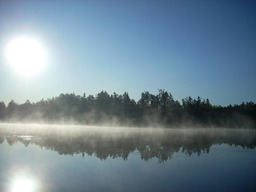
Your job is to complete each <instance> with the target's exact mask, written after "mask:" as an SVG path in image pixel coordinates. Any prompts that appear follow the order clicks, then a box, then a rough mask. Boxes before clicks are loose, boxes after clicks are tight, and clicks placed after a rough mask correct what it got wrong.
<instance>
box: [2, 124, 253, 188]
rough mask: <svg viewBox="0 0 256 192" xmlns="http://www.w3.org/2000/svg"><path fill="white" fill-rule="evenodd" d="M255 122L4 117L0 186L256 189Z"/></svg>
mask: <svg viewBox="0 0 256 192" xmlns="http://www.w3.org/2000/svg"><path fill="white" fill-rule="evenodd" d="M255 147H256V130H250V129H224V128H223V129H221V128H219V129H212V128H205V129H192V128H191V129H189V128H188V129H160V128H118V127H94V126H78V125H76V126H75V125H36V124H0V191H4V192H5V191H6V192H9V191H11V192H24V191H26V192H34V191H36V192H44V191H47V192H48V191H53V192H57V191H61V192H65V191H76V192H79V191H256V182H255V181H256V148H255Z"/></svg>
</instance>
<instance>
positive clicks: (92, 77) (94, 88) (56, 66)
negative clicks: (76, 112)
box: [0, 0, 256, 105]
mask: <svg viewBox="0 0 256 192" xmlns="http://www.w3.org/2000/svg"><path fill="white" fill-rule="evenodd" d="M20 34H25V35H27V36H29V35H31V36H36V37H37V38H39V39H40V40H41V42H42V43H43V45H44V47H45V48H46V49H47V52H48V53H49V57H48V63H47V66H46V67H45V69H44V70H43V71H42V72H41V73H40V74H38V75H37V76H35V77H31V78H24V77H22V76H19V75H17V74H16V73H14V72H13V71H12V70H11V68H10V67H9V66H8V65H7V64H6V59H5V58H4V54H3V52H4V49H5V46H6V42H8V40H9V39H11V38H12V37H14V36H16V35H20ZM159 88H164V89H166V90H167V91H169V92H171V93H172V95H173V97H174V99H175V100H179V101H180V100H181V99H182V98H185V97H187V96H192V97H193V98H195V97H197V96H200V97H202V98H209V99H210V101H211V103H213V104H216V105H227V104H240V103H241V102H242V101H254V102H255V101H256V1H253V0H252V1H246V0H243V1H242V0H241V1H236V0H231V1H225V0H213V1H210V0H201V1H200V0H183V1H182V0H169V1H168V0H162V1H161V0H155V1H150V0H144V1H143V0H127V1H124V0H117V1H111V0H108V1H107V0H101V1H100V0H94V1H86V0H84V1H78V0H76V1H75V0H74V1H71V0H70V1H68V0H59V1H54V0H49V1H47V0H44V1H39V0H38V1H36V0H34V1H31V0H26V1H25V0H24V1H22V0H16V1H12V0H0V101H4V102H6V104H8V102H9V101H10V100H11V99H14V100H15V101H16V102H18V103H24V102H25V101H26V99H29V100H30V101H32V102H34V101H39V100H41V99H42V98H44V99H47V98H51V97H52V96H58V95H59V94H60V93H73V92H74V93H75V94H79V95H82V94H83V93H86V94H87V95H88V94H92V95H94V94H97V93H99V92H100V91H102V90H106V91H107V92H108V93H109V94H111V93H113V92H116V93H118V94H122V93H123V92H124V91H128V93H129V95H130V97H131V98H133V99H135V100H136V101H137V100H138V99H139V98H140V94H141V92H143V91H149V92H151V93H153V94H156V93H157V92H158V89H159Z"/></svg>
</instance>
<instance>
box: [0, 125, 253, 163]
mask: <svg viewBox="0 0 256 192" xmlns="http://www.w3.org/2000/svg"><path fill="white" fill-rule="evenodd" d="M5 140H6V141H7V142H8V144H9V145H10V146H12V145H13V144H15V143H17V142H21V143H23V144H24V145H25V146H28V145H31V144H35V145H39V146H40V147H41V148H46V149H49V150H54V151H57V152H58V153H59V154H60V155H74V154H82V155H83V156H84V155H85V153H86V154H88V155H95V156H96V157H97V158H99V159H101V160H105V159H107V158H108V157H111V158H123V159H124V160H126V159H127V158H128V156H129V154H130V153H132V152H135V151H138V152H139V154H140V156H141V159H142V160H145V161H147V160H149V159H151V158H158V160H159V161H160V162H164V161H167V160H170V159H171V158H172V155H173V154H174V153H175V152H178V151H182V152H183V153H185V154H187V155H189V156H190V155H192V154H194V153H196V154H198V155H200V154H201V153H209V151H210V147H211V146H212V145H214V144H223V143H225V144H229V145H238V146H242V147H243V148H251V149H252V148H255V146H256V131H255V130H249V129H246V130H244V129H150V128H114V127H106V128H102V127H82V128H79V126H74V127H72V126H65V128H63V127H62V126H50V127H37V126H34V127H33V125H29V126H28V125H27V126H19V127H16V128H13V127H10V126H3V125H2V126H1V127H0V143H3V142H4V141H5Z"/></svg>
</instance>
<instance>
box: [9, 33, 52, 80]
mask: <svg viewBox="0 0 256 192" xmlns="http://www.w3.org/2000/svg"><path fill="white" fill-rule="evenodd" d="M5 57H6V59H7V62H8V64H9V65H10V66H11V67H12V68H13V70H15V71H16V72H18V73H19V74H21V75H23V76H25V77H30V76H32V75H35V74H37V73H39V72H41V71H42V69H43V67H44V66H45V64H46V60H47V54H46V50H45V48H44V47H43V44H42V43H41V42H40V41H39V39H37V38H34V37H30V36H18V37H15V38H13V39H12V40H10V41H9V42H8V43H7V45H6V48H5Z"/></svg>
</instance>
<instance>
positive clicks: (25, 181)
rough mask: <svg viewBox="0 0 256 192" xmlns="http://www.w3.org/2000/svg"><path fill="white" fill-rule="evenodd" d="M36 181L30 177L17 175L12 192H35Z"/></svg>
mask: <svg viewBox="0 0 256 192" xmlns="http://www.w3.org/2000/svg"><path fill="white" fill-rule="evenodd" d="M36 187H37V184H36V181H35V180H34V179H33V178H29V177H24V176H20V177H16V178H15V179H14V180H13V183H12V185H11V192H35V191H36Z"/></svg>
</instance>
